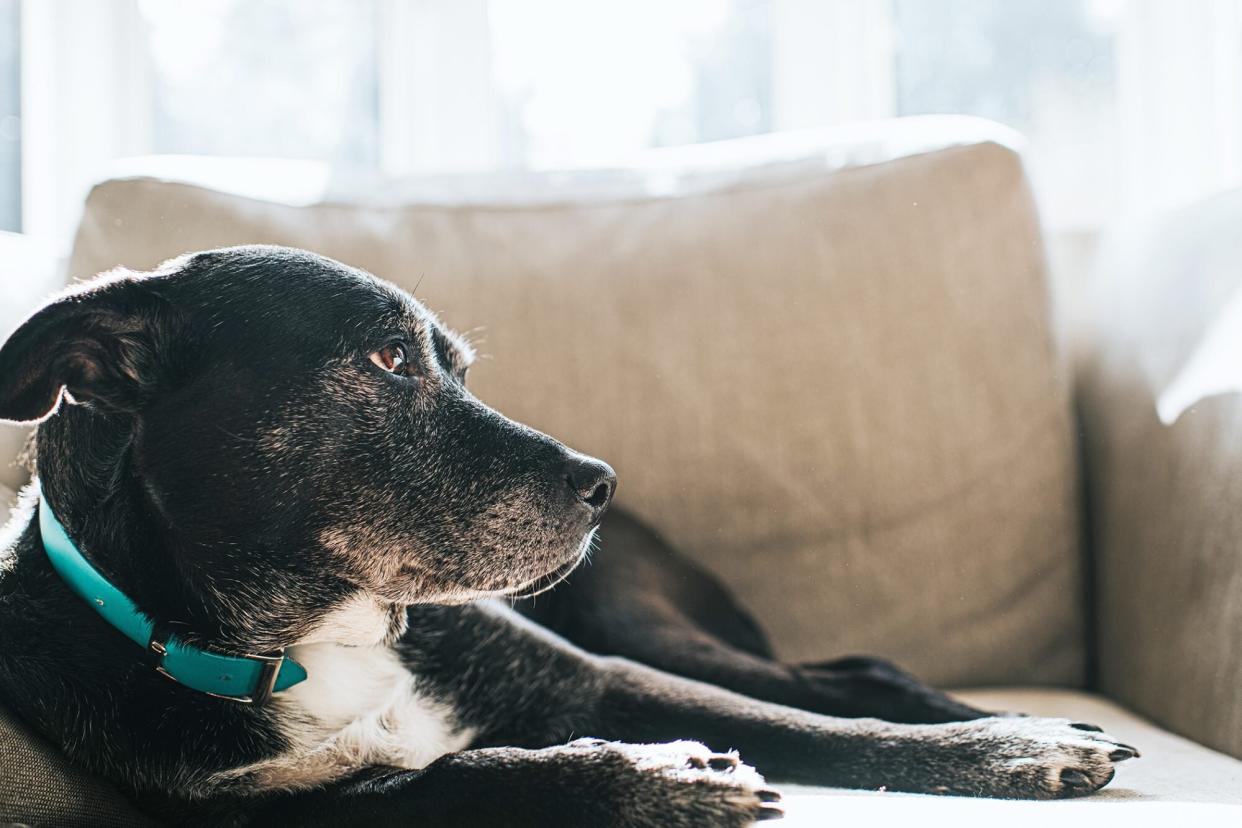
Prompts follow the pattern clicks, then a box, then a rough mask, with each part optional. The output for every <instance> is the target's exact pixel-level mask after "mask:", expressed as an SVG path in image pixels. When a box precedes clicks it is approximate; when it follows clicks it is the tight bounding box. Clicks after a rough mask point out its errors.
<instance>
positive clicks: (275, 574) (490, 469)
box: [0, 247, 616, 605]
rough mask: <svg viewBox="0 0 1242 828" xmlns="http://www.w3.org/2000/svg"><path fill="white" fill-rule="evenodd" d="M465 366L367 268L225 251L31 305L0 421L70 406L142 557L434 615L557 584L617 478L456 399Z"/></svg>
mask: <svg viewBox="0 0 1242 828" xmlns="http://www.w3.org/2000/svg"><path fill="white" fill-rule="evenodd" d="M472 359H473V354H472V352H471V349H470V347H469V345H468V344H467V343H466V342H465V341H464V340H463V339H461V338H460V337H459V336H457V335H455V334H454V333H452V332H451V331H449V330H448V329H446V328H445V327H444V326H443V325H442V324H440V322H439V321H438V320H437V319H436V317H435V316H434V315H433V314H432V313H431V312H430V311H428V310H427V309H426V308H424V307H423V306H422V305H421V304H419V303H418V302H417V301H416V300H415V299H414V298H413V297H411V296H410V295H408V294H407V293H405V292H403V291H401V290H399V289H397V288H396V287H394V286H392V285H390V284H387V283H385V282H382V281H380V280H378V279H376V278H374V277H372V276H370V275H369V274H366V273H363V272H361V271H358V270H355V269H353V268H350V267H346V266H344V265H342V264H339V263H337V262H335V261H332V260H330V259H326V258H323V257H320V256H316V255H313V254H310V253H305V252H301V251H295V250H288V249H283V248H275V247H239V248H227V249H221V250H213V251H208V252H204V253H198V254H193V255H188V256H184V257H181V258H179V259H175V260H173V261H171V262H169V263H167V264H165V265H164V266H162V267H161V268H160V269H158V270H157V271H154V272H153V273H150V274H134V273H129V272H119V273H115V274H112V275H109V276H106V277H102V278H100V279H98V280H96V281H95V282H93V283H91V284H88V285H87V286H85V287H84V288H83V289H79V290H75V291H73V292H72V293H70V294H68V295H65V296H63V297H62V298H60V299H58V300H56V301H54V302H53V303H51V304H49V305H48V306H46V307H44V308H43V309H42V310H40V311H38V312H37V313H36V314H35V315H34V316H32V317H31V318H30V319H29V320H27V321H26V322H25V323H24V324H23V325H22V326H21V327H20V328H19V329H18V330H17V331H16V332H15V333H14V334H13V335H12V337H11V338H10V339H9V340H8V342H6V343H5V344H4V346H3V348H2V349H0V418H4V419H8V420H14V421H19V422H27V421H35V420H41V419H44V418H49V417H50V418H51V419H49V420H48V422H47V423H46V424H45V425H44V426H43V428H47V427H48V426H51V425H53V424H54V423H55V421H57V420H60V419H62V418H64V417H65V416H66V414H69V413H70V412H72V414H73V416H75V417H87V418H92V419H96V420H102V421H106V422H108V423H111V424H114V427H115V428H117V429H121V430H123V431H125V433H126V438H125V439H126V441H127V445H126V447H125V456H124V460H123V468H122V469H119V470H117V471H118V472H119V473H121V474H122V477H123V479H120V480H117V481H115V483H114V484H113V485H116V486H121V487H126V486H128V487H129V490H131V491H133V492H136V493H138V494H137V496H138V497H139V498H140V499H141V500H142V501H143V506H144V507H145V508H146V509H148V510H149V511H150V513H151V514H152V515H154V516H155V517H156V519H157V522H158V524H159V526H160V527H161V529H160V532H161V534H164V535H166V537H167V538H168V539H169V540H170V544H169V545H168V546H169V547H170V548H171V549H172V550H173V551H171V552H169V551H164V552H161V553H160V554H175V555H177V556H179V560H178V561H177V568H178V569H179V570H180V571H186V572H195V573H198V574H199V575H200V576H202V577H203V578H205V579H206V580H207V581H208V582H209V583H210V582H211V581H212V578H213V577H217V578H218V577H226V578H229V579H238V578H248V577H251V576H252V575H253V577H259V578H271V579H272V580H273V581H279V582H281V584H282V585H284V586H287V585H288V584H289V583H291V581H290V580H289V579H299V578H300V579H320V580H321V581H332V582H334V583H348V584H350V585H352V587H354V588H356V589H357V590H359V591H361V592H362V593H364V594H366V595H369V596H373V597H375V598H377V599H379V600H382V601H386V602H389V603H390V604H394V605H402V604H412V603H419V602H436V603H452V602H459V601H466V600H470V599H473V598H477V597H480V596H485V595H499V594H516V593H521V592H526V591H529V590H533V589H537V588H539V587H540V586H543V585H546V584H547V583H549V582H550V581H553V580H556V579H557V578H558V576H561V575H563V574H565V573H567V572H568V571H569V570H570V569H572V568H573V566H574V565H575V564H576V563H577V562H578V561H579V560H580V559H581V558H582V556H583V555H584V553H585V550H586V548H587V546H588V544H589V543H590V540H591V538H592V535H593V532H594V529H595V527H596V526H597V524H598V523H599V520H600V517H601V516H602V514H603V512H604V510H605V509H606V508H607V506H608V504H609V502H610V500H611V499H612V494H613V491H614V488H615V482H616V481H615V477H614V475H613V472H612V470H611V469H610V468H609V467H608V466H607V465H606V464H604V463H602V462H600V461H598V460H594V459H591V458H589V457H585V456H583V455H581V454H578V453H575V452H573V451H571V450H569V449H567V448H566V447H565V446H563V445H562V444H560V443H558V442H557V441H556V440H554V439H552V438H551V437H548V436H546V435H544V434H541V433H539V432H537V431H534V430H533V429H530V428H527V427H526V426H523V425H520V424H518V423H516V422H513V421H512V420H509V419H507V418H505V417H504V416H502V415H500V414H498V413H497V412H496V411H494V410H492V409H491V408H489V407H488V406H486V405H484V404H483V403H482V402H480V401H479V400H478V399H476V398H475V397H474V396H473V395H472V394H471V393H470V392H469V391H468V390H467V389H466V386H465V377H466V371H467V369H468V368H469V366H470V363H471V360H472ZM62 399H63V401H64V403H65V404H66V406H69V408H66V409H64V411H62V412H61V413H60V414H57V413H56V410H57V408H58V406H59V405H60V403H61V401H62ZM42 439H43V437H42V435H41V436H40V440H42ZM76 448H77V449H78V450H80V451H81V452H83V454H84V455H89V454H90V452H92V450H93V447H91V446H79V447H76ZM67 462H72V461H67ZM43 464H44V459H43V456H42V452H41V453H40V465H41V470H43V469H42V466H43ZM45 477H46V475H45ZM248 556H249V558H250V560H249V561H248V560H247V558H248ZM220 573H226V574H225V575H220ZM246 586H247V588H248V589H249V590H254V589H257V588H260V587H259V586H257V585H255V584H248V585H246ZM220 588H221V589H225V588H226V587H220ZM334 594H335V593H334ZM337 597H339V595H338V596H337Z"/></svg>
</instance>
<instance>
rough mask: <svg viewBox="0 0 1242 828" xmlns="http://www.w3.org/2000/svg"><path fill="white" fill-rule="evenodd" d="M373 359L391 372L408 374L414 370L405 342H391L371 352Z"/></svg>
mask: <svg viewBox="0 0 1242 828" xmlns="http://www.w3.org/2000/svg"><path fill="white" fill-rule="evenodd" d="M371 361H372V362H374V363H375V364H376V365H378V366H379V367H380V368H383V369H384V370H385V371H387V372H388V373H390V374H401V375H402V376H408V375H409V374H410V372H411V370H412V365H411V363H410V361H409V358H408V357H407V356H406V351H405V343H403V342H389V343H388V344H387V345H385V346H384V347H383V348H380V349H379V350H378V351H376V352H375V353H373V354H371Z"/></svg>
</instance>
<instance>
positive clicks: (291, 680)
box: [39, 485, 306, 704]
mask: <svg viewBox="0 0 1242 828" xmlns="http://www.w3.org/2000/svg"><path fill="white" fill-rule="evenodd" d="M39 532H40V534H41V535H42V536H43V549H44V550H45V551H46V552H47V558H48V560H49V561H51V562H52V568H53V569H55V570H56V572H57V573H59V575H60V577H61V578H63V579H64V581H65V583H66V584H68V585H69V588H70V589H72V590H73V591H74V592H75V593H77V595H78V597H79V598H81V599H82V600H83V601H85V602H86V603H87V604H89V605H90V607H91V609H93V610H95V612H97V613H99V614H100V615H101V616H103V619H104V620H105V621H107V622H108V623H109V624H111V625H112V626H113V627H116V628H117V629H118V630H120V631H121V633H123V634H124V635H125V637H126V638H128V639H129V640H130V641H133V642H134V643H135V644H137V645H138V646H140V647H143V648H145V649H147V650H149V651H150V652H151V654H152V658H153V661H154V666H155V670H156V672H158V673H160V674H162V675H164V676H167V677H168V678H170V679H172V680H173V681H175V682H177V683H178V684H183V685H185V686H186V687H189V688H191V689H193V690H197V691H199V692H200V693H206V694H207V695H209V696H216V697H218V698H222V699H230V700H232V701H238V702H246V703H249V704H262V703H263V702H266V701H267V700H268V699H270V698H271V696H272V693H278V692H280V691H281V690H287V689H288V688H290V687H292V686H293V685H295V684H297V683H298V682H301V681H305V680H306V670H305V669H304V668H303V667H302V665H301V664H298V663H297V662H296V661H294V660H293V659H291V658H285V655H284V650H283V649H282V650H278V651H276V652H274V653H271V654H268V655H241V656H232V655H224V654H223V653H213V652H210V651H208V650H203V649H200V648H199V647H194V646H192V645H190V644H185V643H183V642H182V641H180V640H179V639H178V638H177V637H176V636H174V635H170V634H169V633H168V631H167V629H166V628H165V627H164V626H163V625H159V624H156V623H155V622H153V621H152V620H151V619H150V618H148V617H147V616H145V615H143V614H142V612H141V611H139V609H138V607H136V606H134V602H133V601H131V600H129V598H128V597H127V596H126V595H125V593H123V592H121V591H120V590H119V589H117V588H116V587H115V586H113V585H112V583H111V582H110V581H109V580H108V579H107V578H105V577H104V576H103V574H102V573H101V572H100V571H99V570H98V569H96V568H95V567H93V566H92V565H91V563H90V561H88V560H86V558H84V557H83V556H82V553H81V552H80V551H79V550H78V547H77V546H76V545H75V544H74V542H73V541H72V540H70V538H69V533H68V532H66V531H65V527H64V526H63V525H61V522H60V521H59V520H57V519H56V515H55V514H53V512H52V507H51V506H49V505H48V502H47V498H46V497H44V495H43V487H42V485H40V486H39Z"/></svg>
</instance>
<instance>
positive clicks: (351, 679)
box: [217, 643, 474, 789]
mask: <svg viewBox="0 0 1242 828" xmlns="http://www.w3.org/2000/svg"><path fill="white" fill-rule="evenodd" d="M289 656H290V657H292V658H294V659H295V660H297V661H298V663H300V664H301V665H302V666H303V667H305V668H306V671H307V674H308V678H307V679H306V681H304V682H302V683H301V684H298V685H296V686H294V687H291V688H290V689H289V690H286V691H285V692H283V693H280V694H279V695H277V696H275V697H274V698H273V700H272V702H271V703H272V704H273V705H275V706H276V710H277V712H278V715H279V717H280V721H281V723H282V724H281V727H282V730H283V731H284V733H285V736H286V737H287V738H288V739H289V741H290V743H291V747H290V749H289V750H288V751H286V752H285V753H283V754H281V755H280V756H277V757H274V758H272V759H270V760H267V761H264V762H259V763H257V764H254V765H249V766H247V767H244V768H238V769H236V770H233V771H229V772H227V773H225V774H221V775H220V777H218V778H217V782H219V783H224V784H228V783H230V782H232V783H234V784H237V783H241V784H243V785H245V786H247V787H257V788H260V789H273V788H278V789H298V788H307V787H311V786H314V785H318V784H322V783H324V782H328V781H330V780H332V779H335V778H339V777H341V776H343V775H345V774H347V773H349V772H351V771H354V770H357V769H359V768H363V767H367V766H370V765H391V766H394V767H399V768H410V769H414V768H421V767H425V766H426V765H428V764H430V763H431V762H434V761H435V760H436V759H438V758H439V757H441V756H443V755H444V754H446V753H453V752H455V751H458V750H461V749H463V748H465V747H466V746H467V745H469V744H470V742H471V741H472V740H473V738H474V732H473V731H472V730H471V729H469V728H462V727H460V726H459V725H458V724H457V722H456V721H455V720H454V718H453V715H452V711H451V710H449V709H448V708H446V707H445V706H444V705H442V704H440V703H439V702H437V701H435V700H434V699H432V698H430V697H428V696H426V695H423V694H420V693H419V691H418V688H417V686H416V683H415V680H414V677H413V676H412V675H410V673H409V672H408V671H407V670H406V669H405V667H404V666H403V665H402V664H401V661H400V659H399V658H398V657H397V654H396V653H394V652H393V651H392V650H391V649H389V648H388V647H386V646H382V645H381V646H375V647H347V646H342V645H340V644H331V643H323V644H304V645H300V646H297V647H293V648H290V650H289Z"/></svg>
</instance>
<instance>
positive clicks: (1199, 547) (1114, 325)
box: [1079, 191, 1242, 757]
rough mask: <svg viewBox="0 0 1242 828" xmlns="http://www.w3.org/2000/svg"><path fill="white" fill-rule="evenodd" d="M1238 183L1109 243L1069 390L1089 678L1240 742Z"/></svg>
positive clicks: (1215, 739) (1183, 725) (1178, 721)
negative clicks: (1087, 592) (1092, 584)
mask: <svg viewBox="0 0 1242 828" xmlns="http://www.w3.org/2000/svg"><path fill="white" fill-rule="evenodd" d="M1239 227H1242V191H1235V192H1232V193H1229V194H1226V195H1222V196H1220V197H1218V198H1215V199H1211V200H1209V201H1206V202H1203V203H1200V204H1197V205H1195V206H1194V207H1191V208H1188V209H1186V210H1183V211H1181V212H1180V213H1177V214H1175V215H1172V216H1167V217H1164V218H1159V219H1153V220H1151V221H1150V222H1147V223H1144V224H1143V225H1142V226H1139V227H1136V228H1133V229H1132V230H1131V231H1128V232H1126V233H1125V234H1123V235H1121V236H1119V237H1118V238H1117V239H1115V240H1114V243H1113V244H1112V245H1111V252H1109V253H1106V254H1105V266H1104V269H1103V271H1102V273H1101V276H1100V281H1099V284H1098V285H1097V287H1098V290H1097V291H1096V295H1095V300H1094V303H1093V306H1094V311H1095V312H1094V315H1093V318H1092V319H1091V326H1090V329H1089V335H1090V337H1091V340H1090V342H1089V347H1088V350H1087V354H1086V359H1085V363H1084V367H1083V370H1082V372H1081V379H1080V382H1079V397H1080V401H1081V402H1080V405H1081V408H1082V415H1083V425H1084V434H1085V435H1086V449H1087V451H1086V458H1087V469H1086V471H1087V479H1088V481H1089V484H1090V506H1091V513H1092V520H1091V523H1092V526H1093V528H1094V531H1093V536H1094V537H1093V541H1094V548H1095V554H1096V560H1097V564H1096V575H1095V580H1096V583H1097V585H1098V596H1097V599H1096V600H1097V603H1096V615H1097V618H1098V628H1099V648H1098V649H1099V653H1100V684H1101V687H1102V689H1103V690H1105V691H1106V692H1108V693H1109V694H1110V695H1113V696H1115V697H1116V698H1117V699H1119V700H1121V701H1122V702H1124V703H1126V704H1128V705H1131V706H1133V707H1134V708H1135V709H1136V710H1138V711H1141V712H1142V713H1144V714H1145V715H1147V716H1150V717H1151V718H1152V719H1154V720H1155V721H1157V722H1160V723H1161V724H1163V725H1165V726H1167V727H1169V728H1171V729H1173V730H1175V731H1177V732H1178V733H1182V734H1185V735H1187V736H1190V737H1191V738H1193V739H1196V740H1198V741H1201V742H1203V743H1204V744H1207V745H1211V746H1213V747H1215V748H1217V749H1218V750H1223V751H1227V752H1229V753H1231V754H1233V755H1234V756H1238V757H1242V233H1239V232H1238V228H1239Z"/></svg>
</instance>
